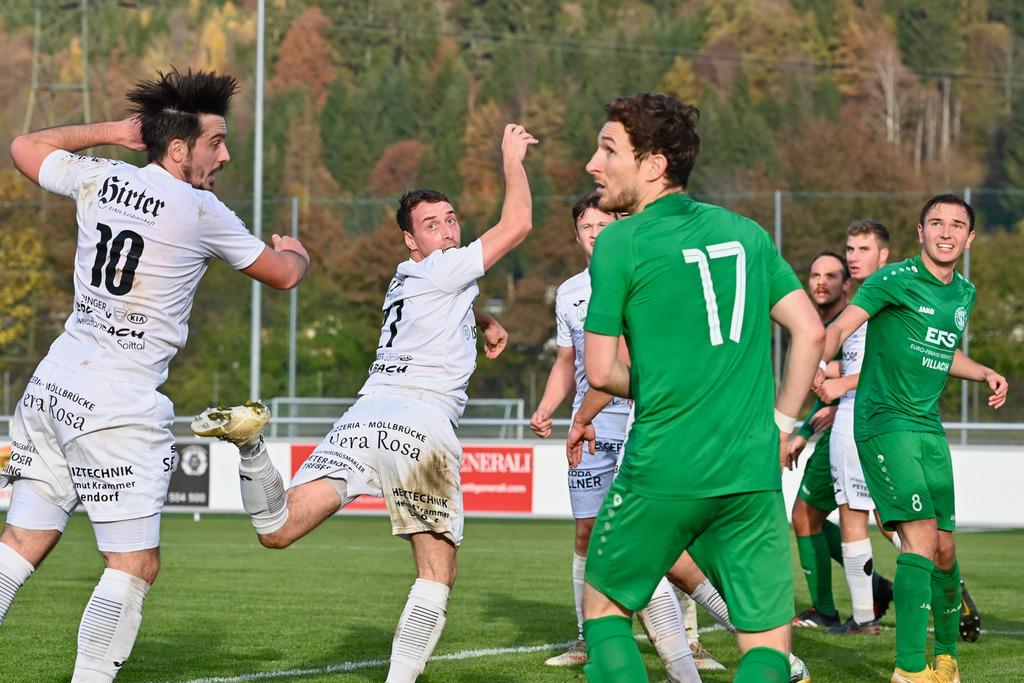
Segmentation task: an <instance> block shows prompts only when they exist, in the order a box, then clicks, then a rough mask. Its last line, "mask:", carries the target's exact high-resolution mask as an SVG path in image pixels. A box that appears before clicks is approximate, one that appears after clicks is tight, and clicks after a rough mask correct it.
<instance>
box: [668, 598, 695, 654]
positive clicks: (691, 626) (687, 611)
mask: <svg viewBox="0 0 1024 683" xmlns="http://www.w3.org/2000/svg"><path fill="white" fill-rule="evenodd" d="M672 592H673V593H675V594H676V599H677V600H678V601H679V609H680V610H681V611H682V613H683V626H685V627H686V642H688V643H690V644H693V643H697V642H700V634H699V633H698V632H697V603H696V602H694V601H693V598H691V597H690V596H689V595H687V594H686V591H684V590H683V589H682V588H680V587H679V586H676V585H673V586H672Z"/></svg>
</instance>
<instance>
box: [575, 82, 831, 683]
mask: <svg viewBox="0 0 1024 683" xmlns="http://www.w3.org/2000/svg"><path fill="white" fill-rule="evenodd" d="M605 111H606V114H607V119H608V120H607V122H606V123H605V125H604V126H603V127H602V129H601V133H600V135H599V136H598V149H597V151H596V152H595V153H594V156H593V157H592V158H591V160H590V162H589V163H588V164H587V170H588V172H590V174H591V175H593V176H594V180H595V181H596V182H597V184H598V193H599V194H600V195H601V204H600V206H601V208H602V209H603V210H606V211H623V212H627V213H629V214H630V215H629V217H628V218H624V219H622V220H620V221H616V222H615V223H612V224H611V225H609V226H608V227H606V228H605V229H604V230H603V231H602V233H601V235H600V236H599V237H598V239H597V242H596V245H595V249H594V257H593V260H592V262H591V271H590V272H591V277H592V287H593V291H592V295H591V300H590V307H589V309H588V313H587V321H586V324H585V327H584V330H585V339H586V343H585V350H584V366H585V368H586V372H587V378H588V379H589V381H590V385H591V386H592V387H594V388H596V389H599V390H602V391H606V392H608V393H611V394H614V395H617V396H624V397H632V398H633V400H634V406H635V411H636V420H635V422H634V424H633V427H632V431H631V432H630V436H629V439H628V441H627V442H626V446H625V454H624V456H623V460H622V465H621V467H620V469H619V475H618V477H617V478H616V479H615V481H614V482H613V483H612V488H611V490H610V491H609V493H608V494H607V496H606V498H605V501H604V505H602V507H601V510H600V512H599V513H598V517H597V520H596V523H595V526H594V530H595V532H594V534H593V535H592V536H591V542H590V546H589V548H588V552H587V571H586V585H585V587H584V598H583V600H584V602H583V611H584V618H585V622H584V633H585V637H586V640H587V650H588V655H589V656H590V662H589V663H588V664H587V667H586V669H585V671H586V673H587V676H588V678H589V679H590V680H591V681H602V682H608V681H646V680H647V673H646V670H645V668H644V665H643V661H642V659H641V658H640V653H639V650H638V649H637V646H636V642H635V641H634V639H633V635H632V628H631V622H630V617H631V615H632V612H633V611H635V610H636V609H638V608H640V607H643V606H644V605H645V604H646V603H647V601H648V600H649V599H650V597H651V593H652V591H653V590H654V587H655V586H656V585H657V583H658V580H659V579H660V578H661V577H662V576H664V575H665V573H666V572H667V571H668V570H669V569H670V568H671V567H672V565H673V564H674V563H675V562H676V560H677V559H678V558H679V556H680V554H681V553H682V551H683V550H686V549H689V550H690V552H691V554H692V555H693V558H694V560H696V561H697V564H698V565H699V566H700V567H702V568H703V569H704V570H705V572H706V573H707V574H708V577H709V578H710V579H711V581H712V584H714V585H715V586H717V587H718V588H719V590H720V592H721V593H722V595H723V597H724V598H725V600H726V602H727V603H728V605H729V612H730V618H731V619H732V623H733V625H734V626H735V627H736V629H737V644H738V646H739V648H740V651H741V652H742V653H743V658H742V660H741V661H740V665H739V668H738V671H737V674H736V679H735V680H737V681H787V680H789V679H790V666H789V659H788V657H787V654H786V653H788V652H789V640H790V627H789V621H790V619H792V617H793V574H792V560H791V557H790V550H789V533H788V524H787V520H786V513H785V507H784V502H783V499H782V491H781V485H782V473H781V467H780V462H781V460H782V459H783V458H784V457H785V456H786V449H785V445H786V442H785V439H787V438H788V436H789V433H790V432H792V430H793V426H794V424H795V418H794V417H793V416H795V415H796V413H797V412H798V411H799V410H800V406H801V404H802V403H803V399H804V396H805V395H806V388H807V386H808V385H802V386H801V384H800V382H801V378H805V379H806V380H807V381H808V382H809V381H810V380H811V379H812V378H813V376H814V367H815V364H816V363H817V362H818V358H820V354H821V348H822V341H823V339H824V329H823V327H822V325H821V321H820V320H819V319H818V315H817V313H816V311H815V310H814V306H813V305H812V304H811V301H810V299H809V298H808V296H807V294H806V292H804V291H803V288H802V287H801V285H800V281H799V280H798V279H797V277H796V275H795V274H794V273H793V269H792V268H790V267H789V265H788V264H787V263H786V262H785V261H784V260H783V259H782V257H781V255H780V254H779V252H778V250H777V249H776V248H775V245H774V243H773V242H772V240H771V236H770V235H769V234H768V233H767V232H766V231H765V230H764V229H763V228H761V227H760V226H759V225H757V224H756V223H754V222H753V221H751V220H749V219H747V218H744V217H742V216H739V215H737V214H734V213H732V212H729V211H726V210H725V209H722V208H719V207H715V206H710V205H707V204H701V203H698V202H696V201H693V200H692V199H690V198H689V197H687V196H686V194H685V190H686V188H687V185H688V183H689V176H690V172H691V170H692V169H693V165H694V161H695V159H696V156H697V152H698V150H699V148H700V138H699V137H698V135H697V133H696V123H697V119H698V117H699V112H698V111H697V109H696V108H694V107H692V106H688V105H685V104H683V103H682V102H680V101H679V100H677V99H675V98H673V97H669V96H666V95H651V94H640V95H635V96H633V97H621V98H618V99H616V100H613V101H612V102H610V103H609V104H608V105H607V106H606V108H605ZM772 320H774V321H776V322H778V323H779V324H781V325H782V326H783V327H785V328H786V329H787V330H789V332H790V334H791V335H792V341H791V345H790V350H789V356H788V363H787V366H786V369H785V372H784V376H783V381H782V385H781V387H780V388H779V392H778V395H776V392H775V383H774V380H773V373H772V365H771V321H772ZM620 335H624V336H625V338H626V343H627V345H628V347H629V352H630V353H629V357H630V359H631V360H632V367H629V366H627V365H626V364H625V363H623V362H622V361H621V360H619V358H618V343H619V340H618V338H619V336H620ZM695 368H699V371H695V370H694V369H695ZM773 407H774V416H773ZM777 425H778V426H777ZM780 428H781V432H782V440H781V441H780ZM573 434H576V436H577V437H578V436H579V434H578V430H577V425H576V424H575V423H574V426H573V433H572V434H570V442H572V439H573Z"/></svg>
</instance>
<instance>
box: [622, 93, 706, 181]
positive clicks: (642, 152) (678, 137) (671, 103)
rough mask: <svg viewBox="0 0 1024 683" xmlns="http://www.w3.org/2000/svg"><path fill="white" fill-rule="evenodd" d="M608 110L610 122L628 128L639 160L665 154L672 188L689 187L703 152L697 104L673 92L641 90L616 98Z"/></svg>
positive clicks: (631, 142) (666, 173)
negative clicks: (659, 92)
mask: <svg viewBox="0 0 1024 683" xmlns="http://www.w3.org/2000/svg"><path fill="white" fill-rule="evenodd" d="M604 110H605V113H606V114H607V116H608V120H609V121H615V122H618V123H621V124H622V126H623V127H624V128H625V129H626V133H627V134H628V135H629V141H630V144H632V145H633V151H634V154H635V156H636V160H637V161H643V160H644V159H646V158H647V157H648V156H650V155H651V154H663V155H664V156H665V159H666V160H667V161H668V168H667V170H666V171H665V177H666V179H667V180H668V181H669V182H670V183H671V184H672V187H679V188H682V189H683V190H686V189H687V186H688V185H689V183H690V173H691V172H692V171H693V165H694V163H695V162H696V160H697V153H698V152H700V136H699V135H697V121H699V120H700V110H698V109H697V107H694V106H692V105H689V104H683V103H682V102H680V101H679V100H677V99H676V98H675V97H672V96H670V95H654V94H651V93H640V94H637V95H633V96H632V97H619V98H616V99H614V100H612V101H611V102H609V103H608V104H606V105H605V108H604Z"/></svg>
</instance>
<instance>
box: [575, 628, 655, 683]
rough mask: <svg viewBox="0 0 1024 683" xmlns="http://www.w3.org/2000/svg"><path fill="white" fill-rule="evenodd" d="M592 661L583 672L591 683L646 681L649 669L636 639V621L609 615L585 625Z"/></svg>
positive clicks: (584, 635) (588, 650) (588, 652)
mask: <svg viewBox="0 0 1024 683" xmlns="http://www.w3.org/2000/svg"><path fill="white" fill-rule="evenodd" d="M583 637H584V638H586V640H587V657H589V658H590V661H589V662H587V665H586V666H585V667H584V669H583V670H584V673H586V675H587V680H588V681H590V683H632V682H633V681H646V680H647V668H646V667H645V666H644V660H643V658H642V657H641V656H640V649H639V648H638V647H637V646H636V640H635V639H634V638H633V620H632V619H627V618H626V617H620V616H610V617H601V618H599V619H587V620H586V621H584V622H583Z"/></svg>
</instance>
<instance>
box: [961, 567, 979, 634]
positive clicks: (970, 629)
mask: <svg viewBox="0 0 1024 683" xmlns="http://www.w3.org/2000/svg"><path fill="white" fill-rule="evenodd" d="M960 593H961V602H960V637H961V638H963V639H964V640H965V641H967V642H968V643H973V642H974V641H976V640H977V639H978V636H980V635H981V615H980V614H978V608H977V607H975V606H974V600H971V594H970V593H968V592H967V586H965V585H964V582H963V580H962V579H961V580H960Z"/></svg>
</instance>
